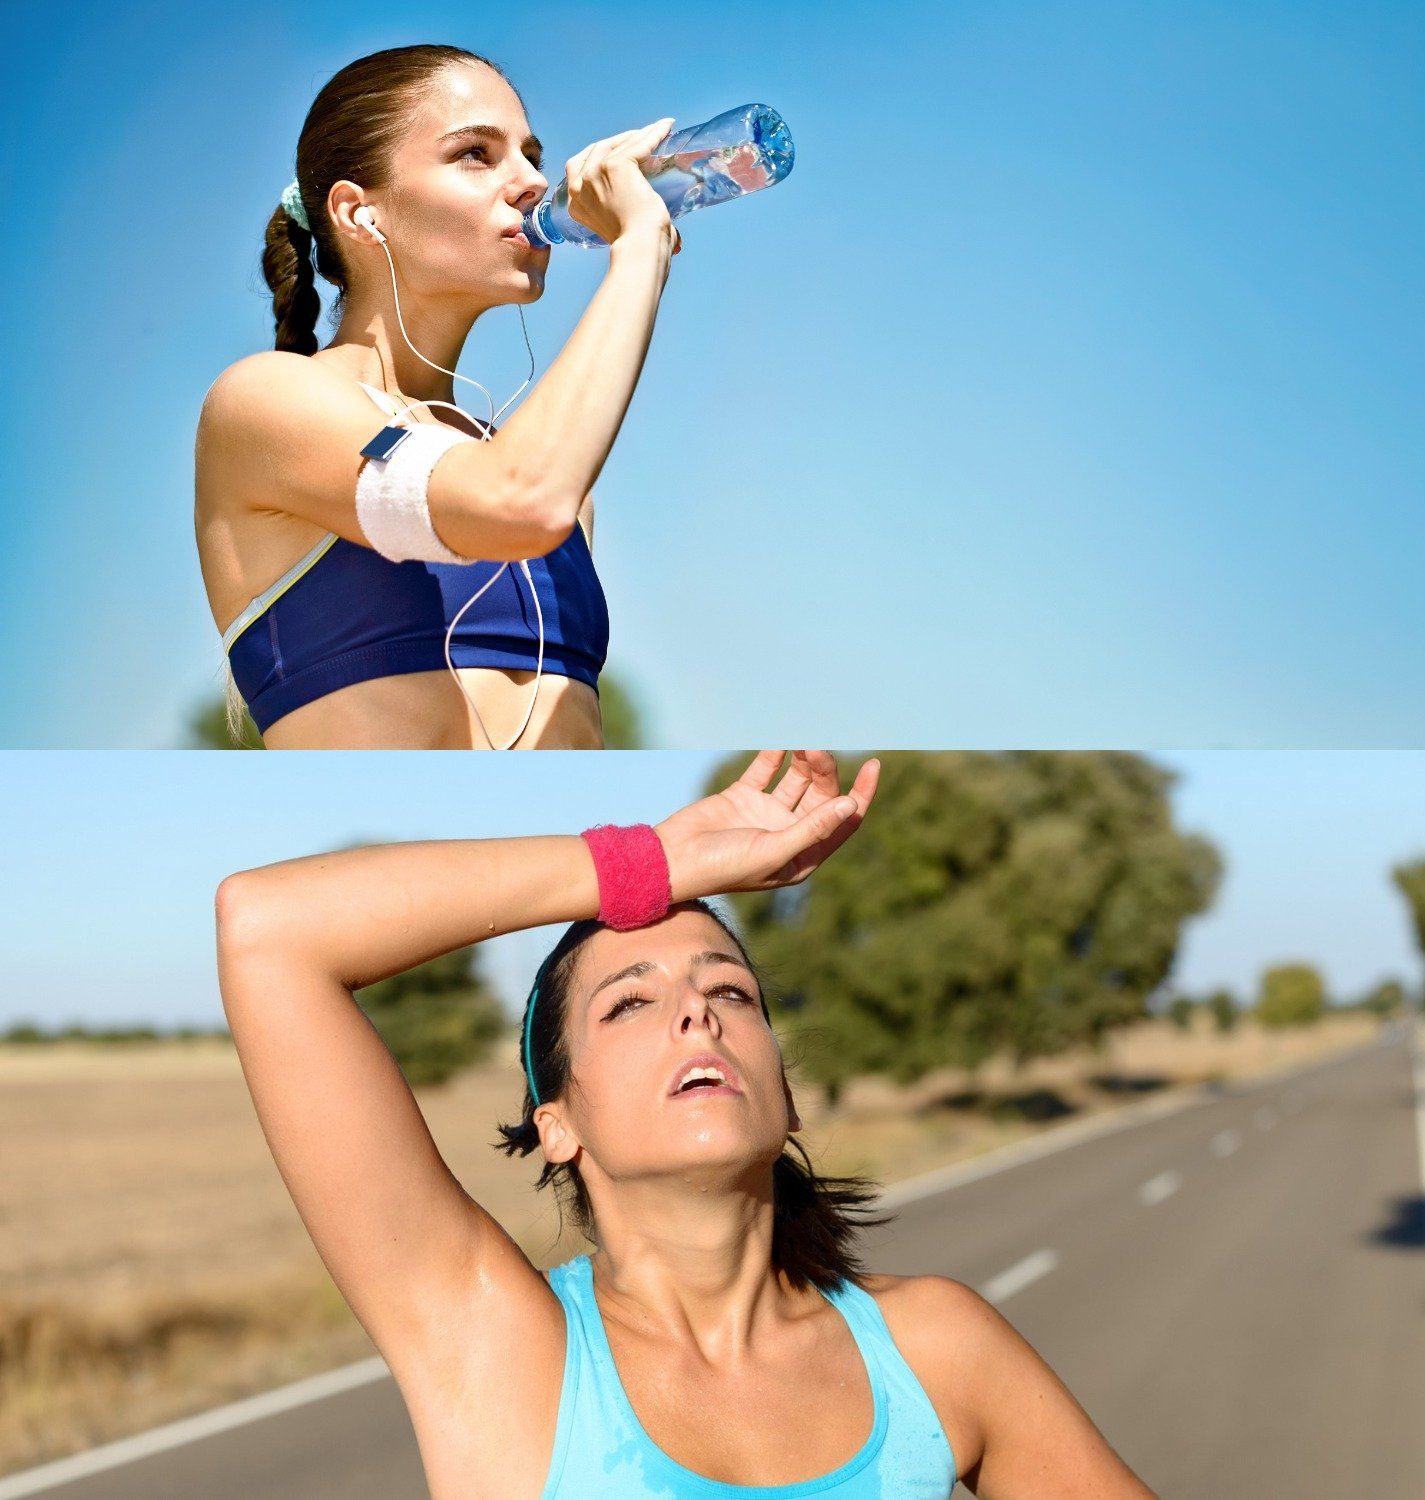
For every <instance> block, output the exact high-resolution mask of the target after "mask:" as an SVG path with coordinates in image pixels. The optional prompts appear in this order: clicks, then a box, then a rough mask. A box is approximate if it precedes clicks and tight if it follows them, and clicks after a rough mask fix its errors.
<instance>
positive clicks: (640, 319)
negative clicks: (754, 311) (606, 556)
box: [495, 229, 672, 527]
mask: <svg viewBox="0 0 1425 1500" xmlns="http://www.w3.org/2000/svg"><path fill="white" fill-rule="evenodd" d="M671 253H672V251H671V240H670V239H669V237H668V236H667V235H666V234H663V233H661V232H658V231H657V230H656V229H649V230H640V231H638V232H637V233H631V234H627V235H624V236H622V237H621V238H620V239H618V240H616V241H615V242H614V243H613V245H611V246H610V247H609V252H608V254H609V268H608V271H607V272H606V273H605V275H604V279H603V280H602V281H601V282H600V283H599V287H598V290H597V291H596V292H595V293H594V295H593V297H592V298H591V299H590V301H589V305H588V307H587V308H586V309H585V311H584V315H583V317H582V318H580V320H579V322H578V324H577V325H576V326H575V328H574V331H573V333H572V334H570V336H569V339H568V341H567V342H566V343H565V345H564V347H563V349H562V350H560V352H559V355H558V357H557V358H556V359H555V361H554V363H553V364H552V365H550V367H549V369H548V371H547V372H546V373H545V376H544V378H543V379H542V380H541V381H540V382H539V383H538V384H537V385H536V386H535V387H534V388H533V390H531V391H530V393H529V395H528V396H527V397H526V398H525V400H524V403H523V404H522V405H521V406H520V408H519V410H518V411H517V412H516V413H515V414H514V416H513V417H511V419H510V420H509V421H508V422H507V423H506V424H505V425H504V427H503V428H502V429H501V431H500V433H499V435H498V436H497V437H496V439H495V442H496V443H497V444H503V445H505V451H506V455H507V462H508V464H509V467H510V472H511V473H512V474H513V476H514V484H515V487H516V489H517V490H518V489H520V488H528V489H530V490H532V491H534V492H537V493H542V494H544V495H545V496H546V497H547V498H548V500H549V502H550V503H551V504H552V505H553V506H554V508H555V509H556V510H557V511H558V512H559V513H560V514H561V515H564V514H566V513H567V521H568V525H569V526H571V527H572V526H573V524H574V520H575V517H576V516H577V514H578V511H579V506H580V505H581V504H582V503H583V499H584V496H585V495H586V494H588V492H589V490H590V489H591V488H592V487H593V485H594V482H595V480H596V479H597V478H598V476H599V472H600V470H601V469H602V468H603V466H604V462H605V460H606V459H607V458H608V455H609V450H610V449H611V448H612V446H613V441H614V438H615V437H616V436H617V435H618V430H619V428H620V426H621V425H622V423H623V419H624V416H625V414H626V413H627V411H628V405H629V402H630V401H631V400H632V399H633V391H634V387H635V386H636V385H637V384H638V377H639V374H640V372H641V371H642V369H643V361H644V359H645V357H646V356H647V353H648V346H649V343H650V341H651V340H652V337H653V324H654V320H655V318H656V316H657V313H658V303H659V299H660V297H661V296H662V293H663V286H664V283H665V281H666V279H667V275H668V263H669V258H670V256H671Z"/></svg>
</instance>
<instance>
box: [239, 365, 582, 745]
mask: <svg viewBox="0 0 1425 1500" xmlns="http://www.w3.org/2000/svg"><path fill="white" fill-rule="evenodd" d="M360 384H361V388H362V390H364V391H365V392H366V393H367V394H368V395H369V396H370V397H371V399H372V400H373V401H375V402H376V404H377V405H378V406H380V407H381V409H382V410H383V411H386V412H387V414H388V415H391V413H390V412H389V410H388V408H387V407H386V405H385V403H386V402H387V401H390V400H392V398H391V397H390V396H388V395H387V394H386V392H384V391H378V390H376V389H375V388H374V387H372V386H369V385H366V384H365V383H364V382H360ZM477 420H478V419H477ZM491 430H492V431H494V430H495V429H493V428H492V429H491ZM500 566H501V564H500V563H497V562H473V563H431V562H417V561H408V562H399V563H397V562H391V561H390V560H389V559H388V558H385V557H382V556H381V554H380V553H379V552H373V551H372V550H371V548H369V547H362V546H358V545H357V544H356V543H355V542H349V541H347V540H346V539H345V538H344V537H339V536H337V535H335V533H333V532H328V533H327V535H326V536H324V537H323V538H322V540H321V541H319V542H318V543H317V545H316V546H315V547H313V548H312V549H311V551H310V552H308V553H307V555H306V556H305V557H303V558H300V559H299V560H298V561H297V562H295V563H294V564H293V565H292V566H291V567H290V568H288V570H287V571H286V572H285V573H284V574H283V575H282V576H281V577H280V578H279V579H278V580H277V581H276V582H275V583H274V584H272V585H271V587H269V588H266V589H264V590H263V591H262V593H260V594H259V595H258V596H257V597H256V598H255V599H253V600H252V601H251V602H250V603H249V604H248V605H247V606H246V608H245V609H243V610H242V612H241V613H240V614H239V615H238V617H237V619H235V620H234V621H233V622H232V624H231V625H229V626H228V628H227V630H226V631H225V632H224V634H223V649H224V651H226V652H227V654H228V660H229V662H230V664H231V666H232V673H233V680H234V682H236V683H237V687H238V691H239V692H240V693H241V694H242V696H243V698H244V699H245V700H246V702H247V706H248V711H249V712H250V713H251V715H252V718H253V722H254V723H255V724H256V725H257V727H258V729H259V730H262V731H265V730H266V729H267V727H268V726H269V725H270V724H275V723H276V722H277V720H278V719H280V718H282V717H283V715H285V714H289V713H291V712H292V711H293V709H296V708H300V707H301V706H302V704H304V703H310V702H311V701H312V700H313V699H314V698H322V697H325V696H326V694H328V693H331V692H335V691H336V689H337V688H341V687H346V686H348V685H349V684H351V683H353V682H365V681H367V680H368V679H370V678H373V677H394V676H397V675H399V674H400V673H403V672H431V671H443V670H445V632H446V628H447V627H448V626H449V624H450V622H451V620H452V619H453V618H454V617H455V615H456V614H457V612H458V611H459V610H460V608H461V606H462V605H463V604H464V603H465V602H466V601H467V600H468V599H469V598H470V596H471V594H473V593H475V591H476V590H477V589H478V588H479V587H480V586H481V584H483V583H485V582H486V580H487V579H488V578H489V577H490V574H491V572H492V570H495V569H498V568H499V567H500ZM529 571H530V576H531V578H533V580H534V586H535V588H536V589H537V590H538V592H539V603H540V608H541V610H542V611H543V614H544V670H545V671H546V672H554V673H557V674H558V675H559V676H561V677H574V678H577V679H578V680H579V681H580V682H586V683H588V685H589V686H590V687H591V688H593V689H594V691H595V692H597V691H598V685H599V673H600V671H601V670H602V669H603V665H604V661H605V659H606V657H607V655H608V647H609V614H608V604H607V602H606V600H605V598H604V591H603V587H602V585H601V584H600V583H599V575H598V573H597V572H596V571H595V569H594V559H593V557H592V555H591V554H590V552H589V544H588V542H587V540H586V539H585V536H584V528H583V526H582V525H579V524H577V523H576V525H575V527H574V529H573V531H571V532H570V533H569V535H568V537H567V538H566V539H565V540H564V541H563V542H562V543H560V545H559V546H558V547H556V548H555V549H554V551H553V552H551V553H549V554H548V555H547V556H545V557H536V558H531V559H530V562H529ZM538 644H539V629H538V620H537V618H536V615H535V609H534V602H533V600H532V599H531V598H530V592H529V583H528V582H527V581H526V579H525V576H524V573H523V572H522V570H521V569H520V567H519V566H518V564H515V563H511V564H510V565H509V567H507V568H505V570H504V572H503V573H501V574H500V576H499V578H498V579H496V581H495V582H494V583H492V584H491V585H490V587H489V588H488V589H487V590H486V591H485V593H484V594H483V595H482V596H481V598H480V599H479V601H478V602H477V603H476V604H474V605H473V606H472V607H471V608H470V609H468V610H467V611H466V612H465V614H464V616H463V617H462V618H461V620H460V623H459V624H458V625H457V626H456V627H455V632H454V634H453V635H452V636H451V639H450V659H451V661H453V662H454V663H455V665H456V666H457V667H516V668H521V667H523V668H528V669H529V670H530V671H533V670H534V668H535V664H536V660H537V652H538Z"/></svg>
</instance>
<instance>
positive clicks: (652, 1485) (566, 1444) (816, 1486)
mask: <svg viewBox="0 0 1425 1500" xmlns="http://www.w3.org/2000/svg"><path fill="white" fill-rule="evenodd" d="M549 1285H550V1287H551V1288H552V1289H553V1290H554V1292H555V1294H556V1295H557V1296H558V1298H559V1300H560V1302H561V1303H562V1304H563V1306H564V1325H565V1333H566V1340H565V1349H564V1383H563V1386H562V1387H561V1389H560V1392H559V1415H558V1418H557V1420H556V1426H555V1432H554V1452H553V1455H552V1456H551V1458H550V1463H549V1473H548V1475H547V1477H546V1479H545V1481H544V1489H543V1490H542V1491H541V1492H540V1500H635V1497H638V1496H659V1497H662V1500H682V1497H684V1496H688V1497H697V1500H797V1497H800V1496H803V1495H819V1496H824V1497H826V1500H833V1497H834V1500H947V1497H948V1496H949V1494H950V1491H951V1490H952V1489H953V1488H954V1487H955V1458H954V1455H953V1453H952V1452H951V1449H950V1440H949V1438H947V1437H946V1435H945V1429H944V1428H943V1427H942V1426H941V1423H940V1418H939V1417H938V1416H937V1414H936V1411H935V1408H934V1406H932V1405H931V1402H930V1398H929V1397H928V1396H927V1395H926V1394H925V1390H924V1388H923V1387H922V1385H921V1384H920V1381H919V1380H917V1379H916V1376H915V1374H914V1372H913V1371H912V1370H911V1368H910V1366H909V1365H908V1364H907V1363H906V1362H905V1360H904V1358H903V1357H902V1355H901V1353H900V1350H899V1349H897V1348H896V1345H895V1341H894V1340H893V1339H892V1338H891V1331H890V1329H889V1328H888V1327H887V1326H886V1320H885V1318H884V1317H883V1316H882V1315H881V1310H880V1308H879V1307H878V1306H877V1305H876V1299H875V1298H874V1297H873V1296H872V1295H871V1294H870V1293H869V1292H867V1291H863V1290H862V1288H860V1287H859V1286H857V1285H856V1284H855V1283H854V1282H852V1281H849V1280H848V1281H842V1282H841V1283H840V1285H839V1286H838V1287H836V1288H835V1289H834V1290H832V1291H830V1292H823V1294H822V1295H823V1296H825V1297H826V1299H827V1301H828V1302H830V1303H831V1304H832V1305H833V1306H834V1307H835V1308H836V1309H837V1310H838V1311H839V1312H840V1313H841V1315H842V1317H844V1318H845V1319H846V1322H847V1324H848V1325H849V1326H850V1329H851V1333H852V1336H853V1337H854V1338H855V1340H856V1344H857V1347H858V1348H859V1349H860V1351H861V1357H862V1359H863V1360H865V1362H866V1373H867V1375H868V1376H869V1377H870V1381H871V1394H872V1397H873V1401H874V1416H873V1417H872V1421H871V1433H870V1436H869V1437H868V1438H867V1439H866V1441H865V1442H864V1443H863V1444H862V1445H861V1447H860V1449H859V1450H858V1451H857V1453H856V1454H855V1455H854V1456H853V1457H852V1458H849V1459H848V1460H847V1461H846V1462H845V1463H844V1464H842V1465H841V1466H840V1468H837V1469H832V1470H831V1471H830V1472H828V1473H826V1474H819V1475H817V1476H816V1477H815V1478H813V1479H803V1480H800V1481H798V1482H797V1483H795V1484H727V1483H724V1482H723V1481H722V1480H718V1479H708V1478H707V1477H706V1476H704V1475H702V1474H699V1473H697V1472H696V1471H694V1470H693V1469H688V1468H685V1467H684V1466H683V1465H682V1464H680V1463H677V1462H676V1461H675V1460H674V1459H672V1458H670V1457H669V1456H668V1454H666V1453H665V1452H664V1451H663V1450H662V1449H661V1448H659V1447H658V1446H657V1445H656V1444H655V1443H654V1442H653V1440H652V1439H651V1438H650V1437H649V1436H648V1434H647V1433H646V1432H645V1431H644V1430H643V1426H642V1424H641V1423H640V1422H639V1420H638V1417H637V1415H636V1414H635V1412H634V1410H633V1407H632V1405H631V1404H630V1403H629V1399H628V1397H627V1395H626V1394H625V1393H624V1388H623V1383H622V1381H620V1379H619V1375H618V1370H617V1369H616V1368H615V1366H614V1358H613V1353H612V1351H611V1350H610V1348H609V1341H608V1336H607V1335H606V1334H605V1332H604V1320H603V1316H602V1314H601V1313H600V1312H599V1304H598V1299H597V1298H596V1297H595V1296H594V1272H593V1264H592V1262H591V1261H590V1259H589V1257H588V1255H587V1254H585V1255H576V1256H575V1257H574V1259H573V1260H568V1261H565V1262H564V1264H563V1265H560V1266H554V1267H552V1268H551V1270H550V1272H549Z"/></svg>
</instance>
